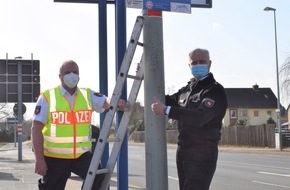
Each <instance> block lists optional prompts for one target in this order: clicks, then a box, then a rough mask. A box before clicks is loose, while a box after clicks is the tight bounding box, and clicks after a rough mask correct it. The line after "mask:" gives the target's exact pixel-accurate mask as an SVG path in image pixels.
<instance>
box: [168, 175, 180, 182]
mask: <svg viewBox="0 0 290 190" xmlns="http://www.w3.org/2000/svg"><path fill="white" fill-rule="evenodd" d="M168 179H173V180H176V181H178V178H177V177H172V176H168Z"/></svg>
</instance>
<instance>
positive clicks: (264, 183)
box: [252, 181, 290, 189]
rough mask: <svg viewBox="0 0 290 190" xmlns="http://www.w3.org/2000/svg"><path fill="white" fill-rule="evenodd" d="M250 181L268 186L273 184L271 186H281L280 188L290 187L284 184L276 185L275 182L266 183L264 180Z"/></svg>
mask: <svg viewBox="0 0 290 190" xmlns="http://www.w3.org/2000/svg"><path fill="white" fill-rule="evenodd" d="M252 182H253V183H259V184H263V185H269V186H273V187H281V188H285V189H290V187H289V186H284V185H277V184H273V183H266V182H262V181H252Z"/></svg>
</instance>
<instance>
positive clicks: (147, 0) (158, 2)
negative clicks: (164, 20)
mask: <svg viewBox="0 0 290 190" xmlns="http://www.w3.org/2000/svg"><path fill="white" fill-rule="evenodd" d="M172 4H175V5H182V4H183V5H190V4H191V0H170V1H169V0H144V1H143V9H145V10H151V9H152V10H161V11H171V10H172V7H171V5H172Z"/></svg>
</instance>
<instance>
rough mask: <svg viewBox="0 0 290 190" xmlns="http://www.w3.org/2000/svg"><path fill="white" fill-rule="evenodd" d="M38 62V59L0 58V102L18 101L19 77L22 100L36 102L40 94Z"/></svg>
mask: <svg viewBox="0 0 290 190" xmlns="http://www.w3.org/2000/svg"><path fill="white" fill-rule="evenodd" d="M39 63H40V62H39V60H17V59H0V89H1V91H0V102H18V94H19V93H18V90H19V89H18V79H19V77H21V78H20V79H21V87H22V92H21V94H22V102H36V101H37V98H38V95H39V94H40V84H39V83H40V76H39V73H40V64H39ZM19 64H21V73H18V72H20V70H19V71H18V69H19V68H18V65H19Z"/></svg>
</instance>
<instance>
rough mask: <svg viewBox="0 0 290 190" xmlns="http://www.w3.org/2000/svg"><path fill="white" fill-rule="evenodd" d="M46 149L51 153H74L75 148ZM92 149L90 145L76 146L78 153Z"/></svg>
mask: <svg viewBox="0 0 290 190" xmlns="http://www.w3.org/2000/svg"><path fill="white" fill-rule="evenodd" d="M44 150H45V151H47V152H48V154H49V153H56V154H73V152H74V149H73V148H51V147H45V148H44ZM89 150H90V147H83V148H76V154H80V153H84V152H87V151H89Z"/></svg>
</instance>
